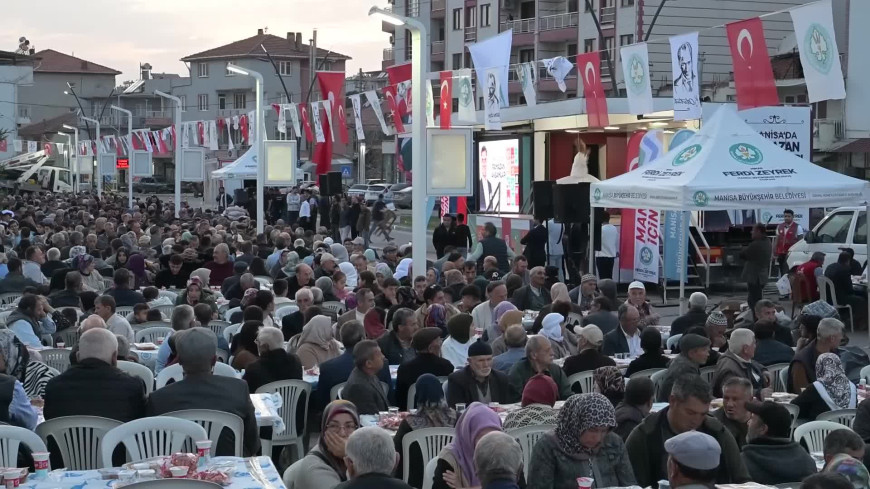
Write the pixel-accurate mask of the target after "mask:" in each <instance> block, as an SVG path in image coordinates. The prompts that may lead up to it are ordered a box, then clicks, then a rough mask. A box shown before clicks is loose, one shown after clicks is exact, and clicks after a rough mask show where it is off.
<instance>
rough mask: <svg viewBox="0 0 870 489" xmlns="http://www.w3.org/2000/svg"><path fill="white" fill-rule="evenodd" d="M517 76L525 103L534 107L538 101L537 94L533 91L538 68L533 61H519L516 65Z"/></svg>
mask: <svg viewBox="0 0 870 489" xmlns="http://www.w3.org/2000/svg"><path fill="white" fill-rule="evenodd" d="M516 70H517V78H518V79H519V80H520V86H521V87H522V88H523V96H524V97H526V105H527V106H529V107H534V106H535V105H536V104H537V103H538V99H537V94H536V92H535V84H536V82H537V80H536V78H537V76H538V73H537V72H538V70H537V67H536V66H535V62H534V61H531V62H529V63H520V64H518V65H517V68H516Z"/></svg>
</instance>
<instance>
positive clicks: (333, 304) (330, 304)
mask: <svg viewBox="0 0 870 489" xmlns="http://www.w3.org/2000/svg"><path fill="white" fill-rule="evenodd" d="M320 308H321V309H323V310H324V311H329V312H331V313H333V314H335V315H336V317H337V316H341V315H342V314H344V313H345V312H346V309H345V307H344V304H342V303H341V302H337V301H326V302H324V303H323V304H321V305H320Z"/></svg>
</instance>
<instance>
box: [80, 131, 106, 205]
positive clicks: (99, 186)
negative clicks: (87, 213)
mask: <svg viewBox="0 0 870 489" xmlns="http://www.w3.org/2000/svg"><path fill="white" fill-rule="evenodd" d="M82 120H83V121H88V122H93V123H94V124H96V126H97V144H96V147H97V154H96V155H95V156H96V157H97V177H96V180H97V198H98V199H102V198H103V174H102V173H101V171H102V168H100V146H101V144H100V121H98V120H97V119H91V118H90V117H85V116H82ZM93 191H94V187H93V186H92V187H91V192H93Z"/></svg>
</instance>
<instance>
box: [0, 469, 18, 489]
mask: <svg viewBox="0 0 870 489" xmlns="http://www.w3.org/2000/svg"><path fill="white" fill-rule="evenodd" d="M3 483H4V484H6V489H13V488H15V487H18V486H19V485H21V471H20V470H18V469H11V470H7V471H6V472H3Z"/></svg>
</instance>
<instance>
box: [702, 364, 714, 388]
mask: <svg viewBox="0 0 870 489" xmlns="http://www.w3.org/2000/svg"><path fill="white" fill-rule="evenodd" d="M714 373H716V367H704V368H702V369H701V378H702V379H704V380H706V381H707V383H708V384H710V385H713V374H714Z"/></svg>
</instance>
